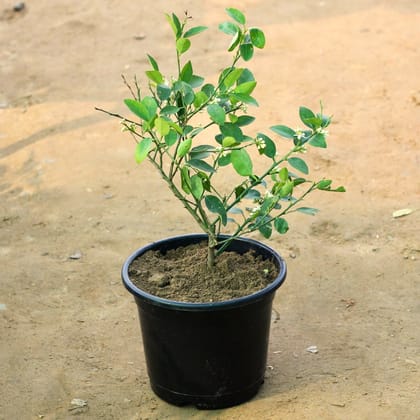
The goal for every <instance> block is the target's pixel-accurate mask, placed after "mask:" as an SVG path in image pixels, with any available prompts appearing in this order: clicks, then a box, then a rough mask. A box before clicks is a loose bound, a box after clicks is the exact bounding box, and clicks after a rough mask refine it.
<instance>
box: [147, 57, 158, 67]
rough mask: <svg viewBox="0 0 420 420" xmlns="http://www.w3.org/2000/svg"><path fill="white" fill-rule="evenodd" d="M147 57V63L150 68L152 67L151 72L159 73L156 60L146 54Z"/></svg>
mask: <svg viewBox="0 0 420 420" xmlns="http://www.w3.org/2000/svg"><path fill="white" fill-rule="evenodd" d="M147 57H148V58H149V62H150V64H151V66H152V67H153V70H157V71H159V66H158V63H157V62H156V60H155V59H154V58H153V57H152V56H151V55H150V54H147Z"/></svg>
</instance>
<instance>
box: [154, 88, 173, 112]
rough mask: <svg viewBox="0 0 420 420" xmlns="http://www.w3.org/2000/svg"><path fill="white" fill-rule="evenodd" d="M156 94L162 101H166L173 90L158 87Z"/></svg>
mask: <svg viewBox="0 0 420 420" xmlns="http://www.w3.org/2000/svg"><path fill="white" fill-rule="evenodd" d="M156 92H157V95H158V97H159V99H160V100H161V101H166V100H167V99H169V98H170V96H171V92H172V90H171V88H170V87H169V86H166V85H157V87H156ZM161 112H162V111H161Z"/></svg>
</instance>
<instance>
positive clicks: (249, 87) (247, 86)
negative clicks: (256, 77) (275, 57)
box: [233, 81, 257, 95]
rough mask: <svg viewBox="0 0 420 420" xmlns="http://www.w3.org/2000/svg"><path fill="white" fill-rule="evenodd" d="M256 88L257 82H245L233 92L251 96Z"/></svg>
mask: <svg viewBox="0 0 420 420" xmlns="http://www.w3.org/2000/svg"><path fill="white" fill-rule="evenodd" d="M255 86H257V82H255V81H250V82H244V83H242V84H240V85H238V86H236V88H235V89H234V90H233V92H235V93H244V94H245V95H250V94H251V93H252V91H253V90H254V89H255Z"/></svg>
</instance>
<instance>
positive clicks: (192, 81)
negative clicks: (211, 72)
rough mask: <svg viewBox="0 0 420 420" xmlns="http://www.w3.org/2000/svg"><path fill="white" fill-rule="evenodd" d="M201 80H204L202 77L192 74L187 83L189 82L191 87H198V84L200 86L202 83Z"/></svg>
mask: <svg viewBox="0 0 420 420" xmlns="http://www.w3.org/2000/svg"><path fill="white" fill-rule="evenodd" d="M203 82H204V77H201V76H197V75H196V74H193V75H192V76H191V79H190V82H189V83H190V86H191V87H193V88H198V87H199V86H201V85H202V84H203Z"/></svg>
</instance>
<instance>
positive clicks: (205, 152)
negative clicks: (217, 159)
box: [190, 144, 216, 159]
mask: <svg viewBox="0 0 420 420" xmlns="http://www.w3.org/2000/svg"><path fill="white" fill-rule="evenodd" d="M215 150H216V148H215V147H214V146H209V145H207V144H202V145H200V146H195V147H193V148H192V149H191V150H190V157H191V159H206V158H208V157H209V156H210V155H211V154H212V152H214V151H215Z"/></svg>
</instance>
